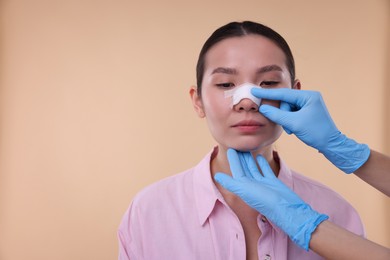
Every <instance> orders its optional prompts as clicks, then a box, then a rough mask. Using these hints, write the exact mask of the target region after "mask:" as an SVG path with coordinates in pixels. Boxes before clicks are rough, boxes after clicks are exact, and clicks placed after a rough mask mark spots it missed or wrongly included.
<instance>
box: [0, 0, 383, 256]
mask: <svg viewBox="0 0 390 260" xmlns="http://www.w3.org/2000/svg"><path fill="white" fill-rule="evenodd" d="M389 11H390V3H389V1H388V0H367V1H362V0H361V1H355V0H350V1H346V0H344V1H338V0H337V1H336V0H333V1H329V0H326V1H325V0H324V1H310V0H307V1H304V0H297V1H288V0H285V1H282V0H277V1H268V0H267V1H261V0H256V1H255V0H253V1H231V2H229V1H209V0H197V1H188V2H187V1H179V0H177V1H172V0H171V1H169V0H166V1H157V0H156V1H133V0H127V1H125V0H122V1H121V0H115V1H113V0H94V1H92V0H90V1H88V0H68V1H60V0H46V1H45V0H35V1H30V0H8V1H7V0H3V1H1V5H0V12H1V13H0V19H1V20H0V26H1V28H0V34H1V35H0V36H1V43H0V52H1V53H0V83H1V88H0V124H1V131H0V156H1V157H0V159H1V161H0V236H1V237H0V259H2V260H21V259H31V260H38V259H39V260H42V259H58V260H65V259H67V260H69V259H94V260H99V259H102V260H103V259H115V258H116V257H117V240H116V229H117V226H118V224H119V222H120V219H121V216H122V214H123V213H124V211H125V210H126V208H127V207H128V205H129V203H130V201H131V199H132V198H133V196H134V195H135V194H136V192H138V191H139V190H141V189H142V188H143V187H144V186H146V185H148V184H150V183H152V182H154V181H157V180H159V179H161V178H163V177H165V176H169V175H172V174H175V173H178V172H180V171H182V170H185V169H187V168H189V167H192V166H194V165H195V164H196V163H197V162H198V161H199V160H200V159H201V158H202V157H203V156H204V155H205V154H206V153H207V152H208V151H209V150H210V149H211V148H212V147H213V145H214V141H213V140H212V138H211V137H210V136H209V134H208V129H207V126H206V124H205V122H204V121H203V120H200V119H198V118H197V117H196V115H195V113H194V112H193V110H192V106H191V104H190V99H189V96H188V89H189V87H190V86H191V85H193V84H195V63H196V59H197V55H198V53H199V50H200V48H201V46H202V44H203V42H204V41H205V40H206V38H207V37H208V36H209V35H210V34H211V32H212V31H214V29H216V28H217V27H219V26H221V25H223V24H225V23H227V22H230V21H232V20H245V19H248V20H254V21H258V22H263V23H265V24H267V25H269V26H271V27H272V28H274V29H275V30H277V31H278V32H280V33H281V34H282V35H283V36H285V38H286V39H287V41H288V42H289V43H290V45H291V48H292V49H293V52H294V54H295V58H296V63H297V75H298V77H299V78H300V79H301V80H302V82H303V88H304V89H316V90H320V91H321V92H322V93H323V96H324V98H325V100H326V103H327V105H328V107H329V110H330V112H331V114H332V116H333V118H334V120H335V122H336V124H337V125H338V127H339V128H340V129H341V130H342V131H343V132H344V133H345V134H347V135H348V136H350V137H354V138H356V139H358V140H360V141H362V142H366V143H368V144H370V145H371V147H372V148H373V149H376V150H378V151H381V152H384V153H387V154H389V153H390V139H389V138H388V133H389V130H390V123H389V117H390V106H389V105H388V98H389V97H390V91H389V84H388V81H389V79H390V78H389V76H388V75H390V73H389V72H390V71H389V65H390V48H389V46H390V45H389V42H390V37H389V36H390V35H389V24H390V12H389ZM278 150H279V151H280V153H281V156H282V157H283V158H284V159H285V160H286V161H287V163H288V164H289V165H290V167H292V168H294V169H295V170H298V171H300V172H302V173H304V174H306V175H307V176H310V177H312V178H314V179H317V180H319V181H321V182H323V183H325V184H327V185H328V186H330V187H332V188H333V189H334V190H336V191H338V192H339V193H340V194H342V195H343V196H344V197H345V198H346V199H347V200H348V201H350V203H351V204H353V205H354V206H355V207H356V209H357V210H358V211H359V212H360V214H361V217H362V219H363V221H364V223H365V225H366V228H367V233H368V237H369V238H370V239H372V240H374V241H376V242H378V243H381V244H383V245H386V246H390V232H389V231H390V227H389V224H388V219H389V217H390V214H389V208H390V204H389V199H388V198H386V197H385V196H383V195H381V194H380V193H379V192H377V191H375V190H374V189H373V188H371V187H368V185H365V184H364V183H363V182H362V181H360V180H358V179H357V178H355V177H353V176H346V175H343V174H342V173H341V172H339V171H338V170H337V169H335V168H334V167H333V166H332V165H331V164H330V163H329V162H327V161H326V160H325V159H324V158H323V157H322V156H321V155H320V154H318V153H317V152H316V151H315V150H314V149H311V148H309V147H305V145H303V144H302V143H300V142H299V141H297V139H296V138H295V137H294V136H287V135H283V137H282V138H281V139H280V141H279V143H278Z"/></svg>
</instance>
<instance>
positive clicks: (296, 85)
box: [292, 79, 301, 90]
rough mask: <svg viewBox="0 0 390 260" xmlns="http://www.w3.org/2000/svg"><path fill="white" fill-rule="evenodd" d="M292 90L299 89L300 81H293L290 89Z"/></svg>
mask: <svg viewBox="0 0 390 260" xmlns="http://www.w3.org/2000/svg"><path fill="white" fill-rule="evenodd" d="M292 89H297V90H300V89H301V81H300V80H299V79H296V80H294V86H293V87H292Z"/></svg>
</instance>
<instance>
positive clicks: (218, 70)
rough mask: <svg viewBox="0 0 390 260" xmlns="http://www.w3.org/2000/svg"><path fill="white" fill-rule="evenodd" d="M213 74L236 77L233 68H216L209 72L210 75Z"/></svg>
mask: <svg viewBox="0 0 390 260" xmlns="http://www.w3.org/2000/svg"><path fill="white" fill-rule="evenodd" d="M215 73H223V74H230V75H236V74H238V72H237V70H236V69H233V68H225V67H218V68H216V69H214V70H213V72H211V74H215Z"/></svg>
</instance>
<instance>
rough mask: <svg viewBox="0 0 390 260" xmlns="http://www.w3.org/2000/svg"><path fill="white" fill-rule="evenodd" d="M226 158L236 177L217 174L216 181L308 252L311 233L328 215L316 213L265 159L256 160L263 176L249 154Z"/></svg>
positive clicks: (234, 152) (229, 152) (230, 153)
mask: <svg viewBox="0 0 390 260" xmlns="http://www.w3.org/2000/svg"><path fill="white" fill-rule="evenodd" d="M227 155H228V160H229V164H230V169H231V171H232V175H233V177H230V176H229V175H226V174H223V173H217V174H216V175H215V176H214V179H215V180H216V181H217V182H218V183H220V184H221V185H222V186H223V187H224V188H225V189H227V190H229V191H230V192H233V193H234V194H236V195H237V196H239V197H240V198H241V199H242V200H243V201H245V203H247V204H248V205H249V206H251V207H252V208H254V209H256V210H257V211H258V212H260V213H261V214H263V215H264V216H266V217H267V218H268V219H269V220H270V221H272V222H273V223H275V225H277V226H278V227H279V228H281V229H282V230H283V231H284V232H285V233H286V234H287V235H288V236H289V237H290V238H291V240H292V241H294V242H295V243H296V244H298V245H299V246H301V247H302V248H304V249H305V250H309V242H310V238H311V234H312V233H313V232H314V230H315V229H316V227H317V226H318V225H319V224H320V223H321V222H322V221H324V220H326V219H328V216H326V215H324V214H319V213H318V212H316V211H315V210H313V209H312V208H311V207H310V206H309V205H308V204H306V203H305V202H304V201H303V200H302V199H301V198H300V197H299V196H298V195H297V194H295V193H294V192H293V191H292V190H291V189H289V188H288V187H287V186H286V185H285V184H283V183H282V182H281V181H280V180H278V178H276V176H275V175H274V173H273V172H272V169H271V167H270V166H269V164H268V162H267V161H266V160H265V159H264V158H263V157H262V156H260V155H259V156H258V157H257V162H258V164H259V166H260V168H261V171H262V172H263V175H264V176H263V175H261V173H260V172H259V170H258V168H257V166H256V162H255V161H254V159H253V157H252V155H251V154H250V153H241V152H236V151H235V150H233V149H229V150H228V153H227Z"/></svg>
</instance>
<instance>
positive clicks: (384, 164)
mask: <svg viewBox="0 0 390 260" xmlns="http://www.w3.org/2000/svg"><path fill="white" fill-rule="evenodd" d="M355 175H356V176H358V177H359V178H361V179H362V180H363V181H365V182H367V183H368V184H370V185H371V186H373V187H374V188H376V189H378V190H379V191H381V192H383V193H384V194H386V195H387V196H389V197H390V157H388V156H386V155H384V154H381V153H379V152H376V151H374V150H371V154H370V157H369V158H368V160H367V162H366V163H365V164H363V165H362V166H361V167H360V168H359V169H357V170H356V171H355Z"/></svg>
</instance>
